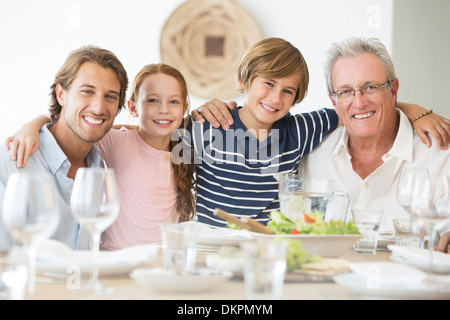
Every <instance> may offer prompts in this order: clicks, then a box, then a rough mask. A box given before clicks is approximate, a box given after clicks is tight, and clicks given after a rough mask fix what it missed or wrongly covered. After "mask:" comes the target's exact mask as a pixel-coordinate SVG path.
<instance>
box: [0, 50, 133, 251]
mask: <svg viewBox="0 0 450 320" xmlns="http://www.w3.org/2000/svg"><path fill="white" fill-rule="evenodd" d="M127 86H128V77H127V73H126V71H125V68H124V67H123V65H122V63H121V62H120V61H119V60H118V58H117V57H116V56H115V55H114V54H113V53H112V52H110V51H108V50H105V49H101V48H97V47H93V46H88V47H83V48H80V49H78V50H75V51H73V52H72V53H71V54H70V55H69V56H68V58H67V59H66V61H65V62H64V64H63V66H62V67H61V68H60V70H59V71H58V73H57V74H56V77H55V80H54V83H53V84H52V86H51V89H52V92H51V105H50V107H49V110H50V115H51V117H52V120H53V123H54V124H53V125H51V124H49V125H45V126H44V127H42V129H41V130H40V132H39V148H38V150H36V152H35V153H34V154H33V155H32V156H31V157H30V159H29V160H28V164H27V166H26V167H25V168H22V169H18V168H17V166H16V162H14V161H11V158H14V157H15V155H14V156H13V155H11V154H10V152H9V151H6V150H4V149H3V148H1V150H0V199H1V201H3V197H4V193H5V188H6V184H7V181H8V178H9V176H10V174H11V173H13V172H16V171H18V170H25V171H27V172H37V171H47V172H50V173H51V174H52V175H53V176H54V178H55V182H56V186H57V188H58V202H59V207H60V223H59V226H58V228H57V230H56V231H55V233H54V235H53V237H52V238H54V239H56V240H59V241H62V242H64V243H66V244H67V245H69V246H70V247H71V248H73V249H77V248H78V247H79V243H78V240H79V233H80V228H79V226H78V223H77V222H76V221H75V219H74V218H73V217H72V213H71V210H70V192H71V190H72V185H73V179H74V178H75V174H76V171H77V169H78V168H81V167H99V166H100V164H101V161H102V160H101V158H100V152H99V150H98V149H97V148H96V147H95V146H94V145H93V144H94V142H96V141H98V140H99V139H101V138H102V137H103V136H104V135H105V134H106V133H107V132H108V131H109V129H111V127H112V125H113V122H114V119H115V117H116V115H117V113H118V112H119V110H120V109H121V108H122V107H124V104H125V93H126V90H127ZM13 149H14V150H15V148H13ZM1 210H2V209H1V206H0V217H1ZM12 244H13V240H12V238H11V237H10V235H9V233H8V232H7V230H5V228H4V226H3V223H2V220H1V219H0V250H8V249H9V248H10V247H11V245H12Z"/></svg>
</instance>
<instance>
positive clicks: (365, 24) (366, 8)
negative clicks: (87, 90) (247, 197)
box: [0, 0, 393, 143]
mask: <svg viewBox="0 0 450 320" xmlns="http://www.w3.org/2000/svg"><path fill="white" fill-rule="evenodd" d="M183 2H184V1H183V0H170V1H163V2H162V1H160V0H158V1H157V0H145V1H144V0H128V1H120V0H77V1H75V0H66V1H58V0H39V1H33V0H21V1H16V0H0V46H1V47H0V48H1V49H0V97H1V100H0V143H3V140H4V137H6V136H7V135H9V134H12V133H14V132H15V131H16V129H17V128H18V127H19V126H20V125H21V124H22V123H24V122H25V121H28V120H29V119H31V118H33V117H35V116H36V115H38V114H43V113H46V112H47V106H48V101H49V97H48V94H49V88H50V85H51V83H52V81H53V77H54V75H55V73H56V71H57V70H58V68H59V67H60V66H61V64H62V63H63V61H64V60H65V58H66V56H67V54H68V53H69V52H70V51H72V50H73V49H76V48H78V47H80V46H82V45H86V44H94V45H98V46H101V47H104V48H106V49H109V50H111V51H113V52H114V53H115V54H116V55H117V56H118V57H119V59H120V60H121V61H122V62H123V64H124V66H125V68H126V69H127V71H128V73H129V77H130V81H131V80H132V79H133V77H134V75H135V74H136V72H137V71H138V70H139V69H140V68H141V67H142V66H143V65H145V64H148V63H151V62H159V61H160V54H159V35H160V33H161V30H162V27H163V25H164V23H165V21H166V19H167V18H168V17H169V16H170V14H171V13H172V12H173V10H174V9H175V8H177V7H178V6H179V5H180V4H182V3H183ZM238 2H239V3H241V4H242V5H243V6H244V7H245V8H246V9H247V10H248V11H249V12H250V13H251V14H252V15H253V16H254V17H255V19H256V20H257V21H258V23H259V24H260V26H261V29H262V31H263V35H264V37H270V36H276V37H282V38H285V39H286V40H288V41H290V42H292V43H293V44H294V45H296V46H297V47H298V48H299V49H300V50H301V51H302V53H303V55H304V56H305V59H306V61H307V63H308V66H309V70H310V78H311V84H310V87H309V92H308V95H307V98H306V99H305V100H304V102H302V103H301V104H300V106H296V107H295V110H294V112H296V111H297V110H298V109H299V108H302V110H306V109H307V110H310V109H316V108H319V107H324V106H331V104H330V103H329V100H328V97H327V95H326V89H325V82H324V79H323V74H322V60H323V53H324V51H325V50H326V49H327V48H328V46H329V45H330V44H331V43H332V42H334V41H339V40H342V39H344V38H346V37H349V36H375V37H378V38H380V39H381V40H382V41H383V42H384V43H385V44H386V46H387V47H388V49H389V50H391V47H392V20H393V17H392V14H393V0H378V1H375V0H340V1H335V0H316V1H309V0H300V1H299V0H278V1H272V0H238ZM237 100H238V101H241V99H240V98H239V97H238V98H237ZM191 102H192V105H193V106H194V107H197V106H199V105H200V104H201V103H202V102H203V100H201V99H199V98H196V97H194V96H191ZM127 120H128V117H127V114H126V113H123V114H121V115H119V117H118V119H117V121H116V122H119V123H123V122H125V121H127Z"/></svg>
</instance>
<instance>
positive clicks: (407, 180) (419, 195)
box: [397, 167, 448, 275]
mask: <svg viewBox="0 0 450 320" xmlns="http://www.w3.org/2000/svg"><path fill="white" fill-rule="evenodd" d="M438 182H440V181H439V179H438ZM442 190H443V183H442V184H441V183H438V184H436V185H433V184H432V180H431V178H430V175H429V173H428V170H427V169H426V168H412V167H410V168H404V169H403V170H402V175H401V178H400V181H399V184H398V187H397V199H398V201H399V203H400V204H401V205H402V206H403V208H405V210H406V211H408V212H409V213H410V215H411V219H416V221H417V222H418V223H419V224H420V225H422V226H423V227H424V229H425V231H426V233H427V235H428V249H429V252H430V261H429V274H430V275H432V274H433V251H434V245H433V244H434V240H435V235H437V231H436V230H437V229H436V228H437V227H438V225H439V224H440V223H441V222H442V220H445V219H447V217H446V215H448V213H447V214H446V213H444V210H442V207H443V206H442V204H440V203H441V202H442V201H443V200H442V196H438V194H442ZM437 207H439V210H436V208H437Z"/></svg>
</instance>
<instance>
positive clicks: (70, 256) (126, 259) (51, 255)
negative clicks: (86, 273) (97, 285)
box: [36, 240, 158, 266]
mask: <svg viewBox="0 0 450 320" xmlns="http://www.w3.org/2000/svg"><path fill="white" fill-rule="evenodd" d="M157 250H158V247H157V245H156V244H146V245H140V246H134V247H129V248H125V249H121V250H116V251H100V252H99V263H100V264H101V265H118V264H127V265H128V264H139V263H143V262H151V261H153V260H154V259H155V257H156V253H157ZM36 260H37V262H40V263H45V264H55V265H57V264H61V265H69V264H77V265H80V266H82V265H91V264H92V252H91V251H85V250H73V249H71V248H70V247H69V246H67V245H66V244H64V243H62V242H60V241H56V240H45V241H43V242H42V243H41V244H40V245H39V248H38V250H37V254H36Z"/></svg>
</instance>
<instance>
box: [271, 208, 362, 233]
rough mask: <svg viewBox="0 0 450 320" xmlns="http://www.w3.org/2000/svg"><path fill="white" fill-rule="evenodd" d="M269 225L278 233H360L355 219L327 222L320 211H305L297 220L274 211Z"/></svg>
mask: <svg viewBox="0 0 450 320" xmlns="http://www.w3.org/2000/svg"><path fill="white" fill-rule="evenodd" d="M267 227H268V228H269V229H270V230H272V231H273V232H274V233H276V234H322V235H324V234H359V231H358V227H356V226H355V224H354V223H353V221H349V222H342V221H341V220H337V221H334V220H331V221H330V222H325V221H324V220H323V215H322V213H321V212H319V211H314V212H312V213H309V214H308V213H303V215H302V216H301V218H300V219H298V220H297V221H293V220H291V219H289V218H288V217H286V216H285V215H283V214H282V213H281V212H279V211H272V212H271V213H270V221H269V222H268V223H267Z"/></svg>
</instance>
